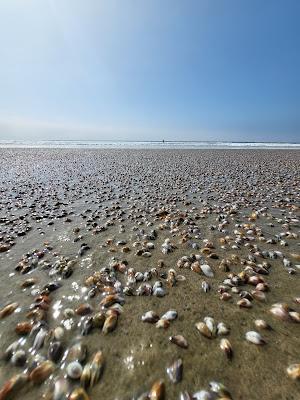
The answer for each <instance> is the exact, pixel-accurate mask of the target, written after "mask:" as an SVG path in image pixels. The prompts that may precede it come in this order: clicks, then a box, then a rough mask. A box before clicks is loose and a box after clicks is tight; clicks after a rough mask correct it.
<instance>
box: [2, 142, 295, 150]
mask: <svg viewBox="0 0 300 400" xmlns="http://www.w3.org/2000/svg"><path fill="white" fill-rule="evenodd" d="M0 148H79V149H80V148H87V149H97V148H99V149H226V148H241V149H245V148H263V149H268V148H270V149H289V148H291V149H300V143H288V142H285V143H283V142H222V141H164V142H163V141H107V140H38V141H33V140H0Z"/></svg>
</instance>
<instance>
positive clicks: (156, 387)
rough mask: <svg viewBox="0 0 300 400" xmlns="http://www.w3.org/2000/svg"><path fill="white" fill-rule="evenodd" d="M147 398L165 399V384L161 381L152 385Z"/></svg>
mask: <svg viewBox="0 0 300 400" xmlns="http://www.w3.org/2000/svg"><path fill="white" fill-rule="evenodd" d="M148 397H149V400H163V399H164V398H165V384H164V382H163V381H162V380H159V381H156V382H154V383H153V385H152V387H151V389H150V392H149V394H148Z"/></svg>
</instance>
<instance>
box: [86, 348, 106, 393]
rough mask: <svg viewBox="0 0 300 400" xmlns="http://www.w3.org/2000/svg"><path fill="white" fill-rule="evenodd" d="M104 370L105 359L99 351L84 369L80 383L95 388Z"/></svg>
mask: <svg viewBox="0 0 300 400" xmlns="http://www.w3.org/2000/svg"><path fill="white" fill-rule="evenodd" d="M103 368H104V357H103V354H102V351H97V352H96V353H95V354H94V356H93V358H92V361H91V362H90V363H87V364H86V365H85V367H84V368H83V371H82V374H81V378H80V382H81V384H82V385H83V386H84V387H85V388H87V387H93V386H94V385H95V384H96V383H97V382H98V381H99V379H100V377H101V374H102V371H103Z"/></svg>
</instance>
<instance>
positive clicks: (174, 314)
mask: <svg viewBox="0 0 300 400" xmlns="http://www.w3.org/2000/svg"><path fill="white" fill-rule="evenodd" d="M177 315H178V314H177V311H175V310H169V311H167V312H166V313H164V314H163V316H162V317H161V319H167V320H168V321H173V320H174V319H176V318H177Z"/></svg>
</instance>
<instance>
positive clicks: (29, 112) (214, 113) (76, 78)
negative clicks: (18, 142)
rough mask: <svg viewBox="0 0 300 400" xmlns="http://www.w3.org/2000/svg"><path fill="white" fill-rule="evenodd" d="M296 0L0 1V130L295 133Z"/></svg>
mask: <svg viewBox="0 0 300 400" xmlns="http://www.w3.org/2000/svg"><path fill="white" fill-rule="evenodd" d="M299 21H300V1H299V0H282V1H281V0H180V1H179V0H118V1H116V0H115V1H114V0H26V1H24V0H1V2H0V138H1V139H10V138H11V139H21V138H22V139H26V138H27V139H127V140H157V139H158V140H160V139H162V138H164V139H166V140H178V139H179V140H182V139H187V140H243V141H248V140H264V141H273V140H274V141H275V140H279V141H300V23H299Z"/></svg>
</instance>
